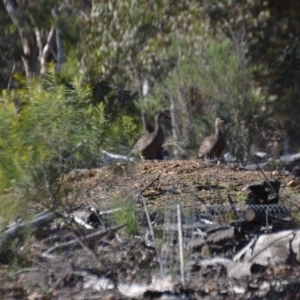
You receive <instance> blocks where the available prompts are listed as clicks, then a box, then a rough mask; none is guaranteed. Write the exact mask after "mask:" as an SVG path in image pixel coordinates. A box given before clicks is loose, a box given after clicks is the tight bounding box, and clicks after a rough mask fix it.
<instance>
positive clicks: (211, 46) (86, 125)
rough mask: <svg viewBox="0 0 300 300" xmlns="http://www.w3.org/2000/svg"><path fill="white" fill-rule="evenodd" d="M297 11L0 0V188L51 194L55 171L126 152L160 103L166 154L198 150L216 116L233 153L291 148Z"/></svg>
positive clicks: (268, 5)
mask: <svg viewBox="0 0 300 300" xmlns="http://www.w3.org/2000/svg"><path fill="white" fill-rule="evenodd" d="M299 14H300V3H298V2H297V1H290V0H287V1H284V2H282V1H271V0H266V1H259V0H250V1H249V0H248V1H235V0H211V1H183V0H179V1H177V2H176V5H174V3H173V2H171V1H167V0H162V1H156V0H149V1H143V0H135V1H133V0H108V1H89V0H74V1H55V0H43V1H36V0H33V1H18V0H14V1H13V0H3V1H2V2H0V32H1V39H0V50H1V53H2V55H1V57H0V65H1V72H0V79H1V80H0V86H1V95H0V193H1V195H2V199H6V200H7V192H8V191H12V190H13V191H14V192H17V191H20V190H22V191H23V192H24V191H27V192H29V191H31V187H32V186H33V185H37V186H40V187H43V188H42V189H43V191H44V190H45V189H46V190H47V191H46V192H45V193H46V194H45V195H47V197H48V199H50V200H51V199H52V198H53V191H52V190H51V189H52V187H51V186H53V184H54V183H57V179H58V178H60V176H61V174H64V173H65V172H68V171H69V170H72V169H74V168H81V167H95V166H99V165H100V164H101V150H104V149H105V150H109V151H112V152H118V153H121V154H128V153H129V151H130V148H131V146H132V144H133V142H134V139H135V137H136V136H137V135H138V134H139V133H140V132H142V130H146V129H150V128H151V125H152V122H153V116H154V114H155V113H156V112H157V111H160V110H166V111H167V112H168V113H170V115H171V116H172V127H171V128H169V130H168V132H169V138H168V143H167V144H168V150H169V152H170V153H172V156H173V157H187V158H190V157H191V158H193V157H195V154H196V151H197V147H198V145H199V143H200V141H201V139H202V138H203V137H204V136H205V135H207V134H208V133H210V132H211V131H212V130H213V120H214V119H215V118H216V117H217V116H222V117H224V118H226V119H228V120H229V121H231V122H232V123H233V125H234V126H233V127H232V128H231V129H230V131H228V132H227V135H228V138H229V145H230V146H229V148H228V149H229V151H230V152H231V154H232V155H234V156H236V157H238V159H239V160H240V161H244V159H245V151H244V149H245V148H246V149H251V150H262V151H266V152H267V153H268V154H270V155H273V156H277V155H281V154H284V153H288V152H298V150H299V141H300V139H299V134H300V131H299V126H298V124H299V118H300V113H299V112H300V104H299V101H298V99H299V87H298V84H297V83H298V82H299V66H300V56H299V50H300V48H299V40H298V34H299V32H298V28H299V25H300V24H299V22H300V18H299V17H300V16H299ZM56 188H59V187H56ZM6 200H5V201H4V200H3V201H2V202H1V203H2V205H3V206H5V205H6V204H5V203H7V202H6ZM52 201H53V199H52Z"/></svg>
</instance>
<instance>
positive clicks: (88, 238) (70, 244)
mask: <svg viewBox="0 0 300 300" xmlns="http://www.w3.org/2000/svg"><path fill="white" fill-rule="evenodd" d="M126 225H127V224H123V225H120V226H117V227H113V228H110V229H108V230H98V231H96V232H95V231H94V230H93V233H91V234H88V235H87V236H83V237H79V239H80V240H82V241H84V240H86V241H89V243H92V244H95V242H96V241H98V240H99V239H101V238H103V237H105V236H107V235H109V234H111V233H115V232H117V231H118V230H120V229H121V228H123V227H125V226H126ZM79 246H80V243H79V241H78V240H77V239H74V240H71V241H69V242H66V243H63V244H60V245H58V246H55V247H52V248H50V249H48V250H47V251H45V252H44V253H43V255H44V256H51V255H52V254H51V253H52V252H55V251H58V250H59V251H62V250H64V249H68V248H70V247H72V248H74V247H79Z"/></svg>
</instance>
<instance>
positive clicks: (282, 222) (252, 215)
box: [245, 206, 297, 229]
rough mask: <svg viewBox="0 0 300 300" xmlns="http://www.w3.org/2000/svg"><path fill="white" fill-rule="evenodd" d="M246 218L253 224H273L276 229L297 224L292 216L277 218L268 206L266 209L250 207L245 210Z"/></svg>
mask: <svg viewBox="0 0 300 300" xmlns="http://www.w3.org/2000/svg"><path fill="white" fill-rule="evenodd" d="M245 219H246V221H247V222H249V223H251V224H255V225H263V226H267V225H268V226H269V225H272V227H273V228H276V229H287V228H295V227H296V226H297V224H296V223H295V222H294V221H293V219H292V218H277V217H273V216H270V214H269V213H268V210H267V206H266V209H264V210H261V209H260V210H256V209H253V208H248V209H247V210H246V212H245Z"/></svg>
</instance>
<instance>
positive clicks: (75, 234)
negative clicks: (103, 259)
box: [72, 231, 100, 264]
mask: <svg viewBox="0 0 300 300" xmlns="http://www.w3.org/2000/svg"><path fill="white" fill-rule="evenodd" d="M72 236H73V237H74V238H75V239H76V241H77V242H78V243H79V244H80V246H81V247H82V248H83V249H84V250H85V251H86V252H87V253H88V254H90V255H91V256H92V258H93V259H94V261H95V262H96V264H100V262H99V260H98V259H97V256H96V254H95V252H94V251H93V250H92V249H91V247H90V246H88V245H86V244H85V243H84V241H83V239H82V238H80V237H79V236H78V235H77V233H76V232H75V231H73V232H72Z"/></svg>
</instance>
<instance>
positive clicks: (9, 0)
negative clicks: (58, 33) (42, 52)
mask: <svg viewBox="0 0 300 300" xmlns="http://www.w3.org/2000/svg"><path fill="white" fill-rule="evenodd" d="M3 3H4V6H5V8H6V10H7V12H8V14H9V16H10V18H11V20H12V22H13V23H14V25H15V26H16V27H17V29H18V32H19V35H20V38H21V42H22V46H23V56H22V61H23V64H24V68H25V73H26V77H27V78H32V77H35V76H37V75H39V73H40V62H39V49H38V47H37V44H36V39H35V34H34V30H32V29H31V28H30V26H29V24H28V21H27V20H26V18H25V16H24V15H23V14H22V12H21V11H20V9H19V7H18V4H17V2H16V1H15V0H3Z"/></svg>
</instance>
